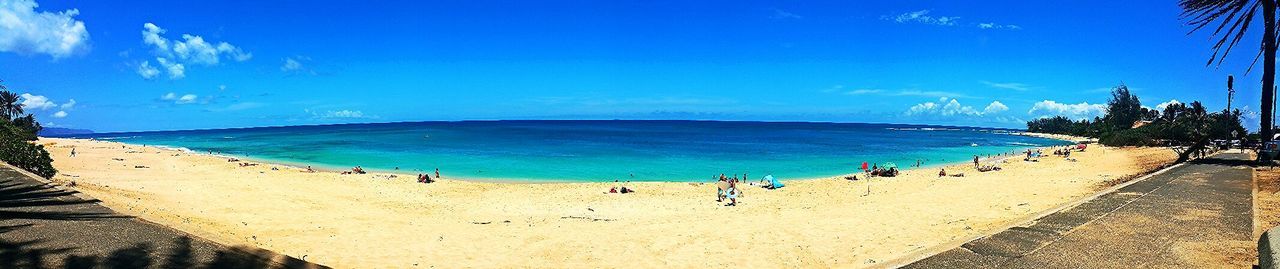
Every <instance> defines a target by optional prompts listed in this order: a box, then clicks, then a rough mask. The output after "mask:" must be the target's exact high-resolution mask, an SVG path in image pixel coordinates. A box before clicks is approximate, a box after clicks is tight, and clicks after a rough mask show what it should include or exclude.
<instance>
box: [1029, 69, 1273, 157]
mask: <svg viewBox="0 0 1280 269" xmlns="http://www.w3.org/2000/svg"><path fill="white" fill-rule="evenodd" d="M1240 116H1241V112H1240V110H1238V109H1237V110H1234V111H1226V110H1225V109H1223V110H1222V111H1219V112H1212V113H1210V112H1208V110H1207V109H1205V107H1204V105H1202V104H1201V103H1200V102H1199V101H1196V102H1191V103H1190V104H1181V103H1178V104H1170V105H1168V106H1165V107H1164V110H1163V111H1161V110H1156V109H1148V108H1144V107H1142V102H1141V101H1140V100H1139V99H1138V96H1136V95H1133V94H1132V93H1130V92H1129V88H1128V87H1126V86H1124V85H1120V86H1118V87H1116V88H1115V89H1114V90H1113V91H1112V92H1111V100H1109V101H1108V102H1107V111H1106V115H1104V116H1102V117H1095V118H1094V119H1093V120H1078V121H1076V120H1071V119H1069V118H1066V117H1062V116H1057V117H1052V118H1041V119H1036V120H1032V121H1029V122H1027V130H1028V131H1030V132H1038V133H1051V134H1067V135H1074V136H1084V137H1093V138H1098V142H1099V143H1102V144H1103V145H1108V146H1184V147H1187V149H1186V150H1185V151H1184V152H1182V153H1181V154H1180V155H1179V156H1178V157H1179V158H1178V161H1179V162H1181V161H1186V160H1187V159H1189V158H1190V155H1191V153H1193V152H1196V151H1199V150H1201V149H1204V148H1205V147H1207V146H1208V145H1209V143H1210V142H1212V141H1213V140H1218V139H1222V140H1230V139H1239V138H1243V137H1244V136H1245V135H1246V134H1248V132H1247V131H1246V130H1245V129H1244V125H1243V124H1241V122H1240Z"/></svg>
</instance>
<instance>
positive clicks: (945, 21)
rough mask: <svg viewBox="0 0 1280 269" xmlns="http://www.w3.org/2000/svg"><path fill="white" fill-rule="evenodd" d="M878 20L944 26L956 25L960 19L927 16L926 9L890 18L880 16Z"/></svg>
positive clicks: (927, 11) (888, 16)
mask: <svg viewBox="0 0 1280 269" xmlns="http://www.w3.org/2000/svg"><path fill="white" fill-rule="evenodd" d="M880 18H881V19H884V20H890V21H895V22H898V23H923V24H933V25H944V26H953V25H956V21H957V20H959V19H960V17H947V16H929V10H928V9H925V10H919V11H912V12H907V13H902V14H898V15H892V16H890V15H886V16H881V17H880Z"/></svg>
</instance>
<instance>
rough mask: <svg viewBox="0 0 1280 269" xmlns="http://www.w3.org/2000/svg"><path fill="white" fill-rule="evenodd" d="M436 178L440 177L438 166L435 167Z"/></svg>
mask: <svg viewBox="0 0 1280 269" xmlns="http://www.w3.org/2000/svg"><path fill="white" fill-rule="evenodd" d="M436 178H440V168H436Z"/></svg>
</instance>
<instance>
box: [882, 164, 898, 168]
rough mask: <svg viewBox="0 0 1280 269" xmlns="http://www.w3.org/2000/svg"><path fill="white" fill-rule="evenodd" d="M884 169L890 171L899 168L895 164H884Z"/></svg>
mask: <svg viewBox="0 0 1280 269" xmlns="http://www.w3.org/2000/svg"><path fill="white" fill-rule="evenodd" d="M884 168H885V169H888V168H898V164H895V163H884Z"/></svg>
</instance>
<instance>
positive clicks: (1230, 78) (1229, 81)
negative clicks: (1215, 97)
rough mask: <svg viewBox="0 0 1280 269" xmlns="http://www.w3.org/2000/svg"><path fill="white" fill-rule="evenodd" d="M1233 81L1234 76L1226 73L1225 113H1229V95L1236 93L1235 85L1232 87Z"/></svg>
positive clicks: (1234, 79)
mask: <svg viewBox="0 0 1280 269" xmlns="http://www.w3.org/2000/svg"><path fill="white" fill-rule="evenodd" d="M1235 81H1236V77H1235V76H1233V75H1227V114H1231V97H1232V96H1233V95H1235V94H1236V89H1235V87H1232V86H1233V84H1235Z"/></svg>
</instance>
